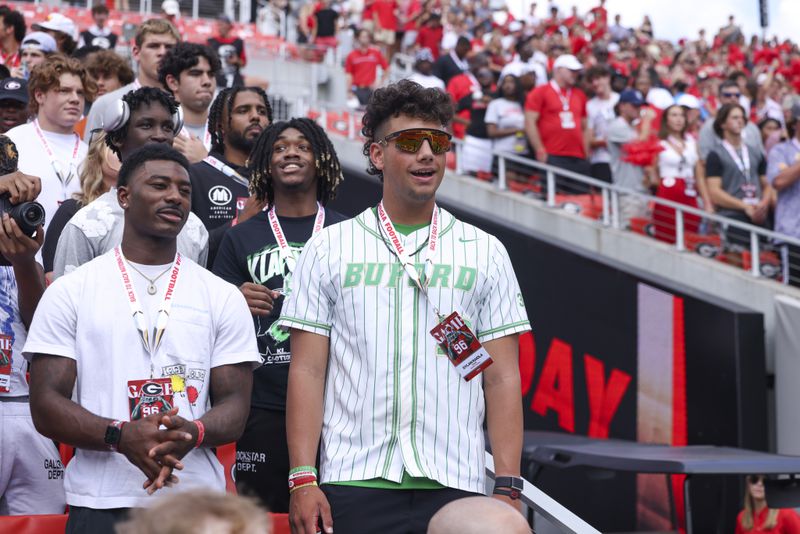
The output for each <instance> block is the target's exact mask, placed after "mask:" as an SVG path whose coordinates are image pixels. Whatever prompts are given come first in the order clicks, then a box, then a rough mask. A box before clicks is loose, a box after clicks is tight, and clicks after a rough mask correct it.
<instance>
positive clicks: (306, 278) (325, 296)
mask: <svg viewBox="0 0 800 534" xmlns="http://www.w3.org/2000/svg"><path fill="white" fill-rule="evenodd" d="M328 232H329V230H327V229H326V230H323V231H322V232H320V233H319V234H317V235H315V236H313V237H312V238H311V239H310V240H309V241H308V242H307V243H306V245H305V247H303V252H302V253H301V254H300V257H299V258H298V259H297V265H296V266H295V268H294V271H293V272H292V276H291V284H290V286H289V288H290V289H289V292H288V294H287V295H286V300H285V302H284V303H283V308H282V309H281V316H280V319H278V325H279V326H280V327H281V328H283V329H285V330H288V329H289V328H297V329H298V330H304V331H306V332H313V333H315V334H320V335H322V336H326V337H329V336H330V331H331V324H332V320H333V317H332V315H333V299H332V298H331V291H330V274H329V271H328V261H327V246H326V243H327V241H326V240H325V238H326V237H327V236H328Z"/></svg>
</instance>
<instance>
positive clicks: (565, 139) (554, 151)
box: [525, 82, 586, 159]
mask: <svg viewBox="0 0 800 534" xmlns="http://www.w3.org/2000/svg"><path fill="white" fill-rule="evenodd" d="M554 85H555V82H551V83H548V84H545V85H540V86H539V87H536V88H535V89H533V90H532V91H531V92H530V93H528V97H527V98H526V99H525V111H533V112H536V113H538V114H539V120H538V122H537V123H536V126H537V127H538V128H539V136H540V137H541V139H542V144H543V145H544V149H545V151H546V152H547V153H548V154H549V155H551V156H569V157H573V158H584V159H585V158H586V152H585V151H584V144H583V127H582V122H583V120H584V119H585V118H586V95H585V94H584V93H583V91H581V90H580V89H576V88H574V87H573V88H572V89H571V90H566V91H564V90H563V89H561V88H559V92H560V96H559V93H556V89H554V87H553V86H554ZM556 87H558V86H557V85H556ZM562 97H563V98H564V100H566V101H567V102H568V108H569V111H571V112H572V119H573V123H574V126H575V127H574V128H563V127H562V121H561V118H562V117H561V113H562V112H563V111H564V105H563V103H562Z"/></svg>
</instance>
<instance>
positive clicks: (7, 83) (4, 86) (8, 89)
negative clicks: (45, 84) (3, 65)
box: [0, 78, 28, 104]
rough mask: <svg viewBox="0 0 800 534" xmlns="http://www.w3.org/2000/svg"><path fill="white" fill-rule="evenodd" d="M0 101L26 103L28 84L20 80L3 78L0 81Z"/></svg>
mask: <svg viewBox="0 0 800 534" xmlns="http://www.w3.org/2000/svg"><path fill="white" fill-rule="evenodd" d="M0 100H16V101H17V102H22V103H23V104H27V103H28V82H27V81H25V80H23V79H22V78H5V79H4V80H2V81H0Z"/></svg>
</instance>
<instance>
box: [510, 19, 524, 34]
mask: <svg viewBox="0 0 800 534" xmlns="http://www.w3.org/2000/svg"><path fill="white" fill-rule="evenodd" d="M524 27H525V26H524V25H523V24H522V23H521V22H520V21H518V20H512V21H511V22H509V23H508V31H510V32H518V31H520V30H521V29H522V28H524Z"/></svg>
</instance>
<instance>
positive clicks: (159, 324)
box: [114, 245, 181, 378]
mask: <svg viewBox="0 0 800 534" xmlns="http://www.w3.org/2000/svg"><path fill="white" fill-rule="evenodd" d="M114 257H115V258H116V261H117V268H118V269H119V273H120V276H121V277H122V286H123V287H124V288H125V295H126V296H127V297H128V304H129V305H130V308H131V315H132V317H133V322H134V324H135V326H136V330H137V331H138V332H139V338H140V339H141V341H142V346H143V347H144V350H146V351H147V353H148V354H149V355H150V376H151V378H152V376H153V372H154V365H153V356H154V355H155V353H156V351H157V350H158V347H159V346H160V345H161V340H162V339H163V338H164V332H165V331H166V330H167V323H168V322H169V311H170V308H171V307H172V297H173V296H174V293H175V284H176V283H177V281H178V274H179V273H180V270H181V255H180V253H177V254H175V261H174V262H173V264H172V268H171V271H172V272H170V274H169V282H168V284H167V289H166V291H165V292H164V300H163V302H162V303H161V307H160V308H159V309H158V317H157V318H156V325H155V327H154V328H153V337H152V340H151V338H150V332H149V330H148V329H147V323H146V322H145V319H144V311H143V310H142V305H141V303H140V302H139V299H138V298H137V297H136V288H134V287H133V282H131V277H130V275H129V274H128V269H127V268H126V267H125V262H126V260H125V257H124V256H123V255H122V249H121V247H120V246H119V245H118V246H116V247H114Z"/></svg>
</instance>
